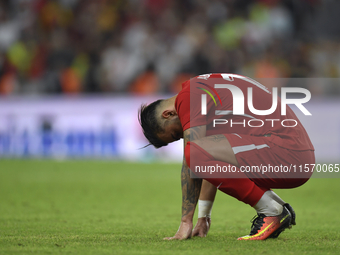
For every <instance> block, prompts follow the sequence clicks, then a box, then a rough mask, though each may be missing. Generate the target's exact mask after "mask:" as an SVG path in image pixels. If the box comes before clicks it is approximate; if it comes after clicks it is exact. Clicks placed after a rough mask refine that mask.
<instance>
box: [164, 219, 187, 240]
mask: <svg viewBox="0 0 340 255" xmlns="http://www.w3.org/2000/svg"><path fill="white" fill-rule="evenodd" d="M192 226H193V225H192V222H183V221H182V222H181V225H180V226H179V229H178V231H177V233H176V234H175V235H174V236H173V237H165V238H163V240H174V239H177V240H183V239H188V238H190V237H191V232H192Z"/></svg>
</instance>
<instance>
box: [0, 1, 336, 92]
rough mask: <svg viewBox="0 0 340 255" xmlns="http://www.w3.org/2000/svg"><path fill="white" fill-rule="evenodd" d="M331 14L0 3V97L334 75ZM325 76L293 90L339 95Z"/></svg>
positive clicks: (283, 5)
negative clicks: (201, 80) (206, 78)
mask: <svg viewBox="0 0 340 255" xmlns="http://www.w3.org/2000/svg"><path fill="white" fill-rule="evenodd" d="M339 13H340V2H339V1H337V0H256V1H255V0H209V1H208V0H200V1H197V0H2V1H1V2H0V94H2V95H31V94H34V95H35V94H56V93H64V94H78V93H116V92H120V93H124V92H125V93H135V94H152V93H176V92H178V91H179V90H180V88H181V83H182V82H183V81H185V80H187V79H189V78H190V77H193V76H196V75H198V74H205V73H212V72H213V73H218V72H223V73H237V74H242V75H245V76H249V77H252V78H255V79H261V78H285V79H286V78H311V79H307V81H308V80H313V78H339V76H340V37H339V35H340V26H339V21H340V17H339ZM273 80H276V79H273ZM319 80H320V79H319ZM326 80H329V79H326ZM331 80H332V81H330V82H326V83H327V84H319V83H318V82H302V83H301V84H302V85H301V86H304V87H307V88H309V89H310V90H312V92H313V93H319V94H329V95H334V94H339V93H340V85H339V84H338V83H337V82H334V81H336V79H331ZM265 85H267V84H265ZM286 85H288V84H287V83H285V82H281V83H276V84H275V86H286Z"/></svg>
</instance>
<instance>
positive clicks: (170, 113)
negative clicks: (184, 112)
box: [162, 110, 177, 119]
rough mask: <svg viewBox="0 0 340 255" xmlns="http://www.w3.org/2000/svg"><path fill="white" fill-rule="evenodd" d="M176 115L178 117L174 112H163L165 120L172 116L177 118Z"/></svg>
mask: <svg viewBox="0 0 340 255" xmlns="http://www.w3.org/2000/svg"><path fill="white" fill-rule="evenodd" d="M175 115H177V114H176V112H175V111H174V110H164V111H163V112H162V117H163V118H165V119H168V118H170V117H171V116H175Z"/></svg>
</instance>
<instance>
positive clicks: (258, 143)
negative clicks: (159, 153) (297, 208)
mask: <svg viewBox="0 0 340 255" xmlns="http://www.w3.org/2000/svg"><path fill="white" fill-rule="evenodd" d="M283 102H284V100H282V103H283ZM285 102H288V101H287V100H286V99H285ZM290 102H292V101H290ZM303 107H304V106H302V104H301V103H300V104H299V109H300V110H301V108H303ZM304 109H305V108H304ZM305 110H306V109H305ZM306 111H307V110H306ZM139 121H140V124H141V126H142V129H143V133H144V135H145V137H146V138H147V139H148V141H149V142H150V144H152V145H154V146H155V147H156V148H160V147H162V146H165V145H167V144H168V143H171V142H174V141H176V140H179V139H180V138H184V157H183V166H182V173H181V182H182V219H181V224H180V227H179V229H178V231H177V233H176V234H175V235H174V236H173V237H168V238H165V239H168V240H171V239H187V238H190V237H191V236H196V235H197V236H202V237H203V236H206V234H207V233H208V231H209V227H210V222H211V220H210V213H211V208H212V204H213V201H214V198H215V194H216V190H217V189H219V190H220V191H222V192H224V193H226V194H228V195H230V196H232V197H234V198H236V199H238V200H240V201H242V202H244V203H246V204H249V205H250V206H252V207H253V208H254V209H255V210H256V212H257V217H256V218H255V219H254V220H253V224H252V227H251V231H250V234H249V235H246V236H243V237H239V238H238V239H239V240H265V239H267V238H276V237H278V236H279V234H280V233H281V232H282V231H283V230H285V229H286V228H290V227H291V226H292V225H295V224H296V223H295V217H296V216H295V212H294V210H293V208H292V207H291V206H290V205H289V204H288V203H286V202H284V201H283V200H282V199H281V198H280V197H279V196H278V195H276V194H275V193H274V192H273V191H272V190H271V189H273V188H278V189H280V188H281V189H288V188H295V187H298V186H300V185H302V184H304V183H305V182H306V181H307V180H308V179H309V178H310V176H311V174H312V172H311V171H310V172H309V171H302V172H301V171H296V167H297V166H300V165H305V164H314V163H315V157H314V148H313V145H312V143H311V141H310V139H309V137H308V134H307V133H306V131H305V129H304V128H303V126H302V124H301V123H300V121H299V120H298V118H297V117H296V115H295V114H294V112H293V111H292V110H291V109H290V108H289V107H288V106H286V105H285V104H281V100H280V98H278V96H277V90H276V89H273V91H272V92H271V91H269V90H268V89H267V88H266V87H265V86H263V85H262V84H260V83H258V82H256V81H254V80H252V79H250V78H247V77H244V76H241V75H236V74H207V75H200V76H197V77H195V78H192V79H190V80H189V81H186V82H185V83H183V85H182V90H181V91H180V92H179V93H178V95H176V96H174V97H171V98H169V99H164V100H158V101H155V102H153V103H151V104H149V105H142V106H141V109H140V111H139ZM294 169H295V171H294ZM190 173H191V174H193V175H190ZM202 180H203V181H202ZM197 202H198V204H199V206H198V207H199V212H198V222H197V224H196V226H195V228H194V229H193V230H192V228H193V223H192V220H193V215H194V212H195V208H196V204H197Z"/></svg>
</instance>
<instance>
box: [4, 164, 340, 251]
mask: <svg viewBox="0 0 340 255" xmlns="http://www.w3.org/2000/svg"><path fill="white" fill-rule="evenodd" d="M276 192H277V193H278V194H279V195H280V196H281V197H282V198H283V199H284V200H286V201H287V202H289V203H290V204H291V205H292V206H293V207H294V209H295V211H296V213H297V225H296V226H295V227H293V229H291V230H286V231H285V232H283V233H282V234H281V236H280V237H279V238H278V239H276V240H266V241H237V240H236V238H237V237H239V236H242V235H245V234H248V233H249V231H250V225H251V223H250V222H249V221H250V219H251V218H252V217H253V216H254V214H255V213H254V210H253V209H252V208H251V207H249V206H248V205H245V204H243V203H241V202H239V201H237V200H236V199H234V198H231V197H229V196H227V195H225V194H223V193H221V192H219V193H218V195H217V198H216V202H215V205H214V208H213V212H212V227H211V230H210V232H209V234H208V236H207V237H206V238H199V237H196V238H193V239H190V240H185V241H163V240H162V238H163V237H166V236H172V235H174V234H175V232H176V230H177V228H178V226H179V223H180V213H181V188H180V165H179V164H156V163H155V164H141V163H123V162H110V161H60V162H58V161H48V160H46V161H45V160H42V161H39V160H0V254H195V255H197V254H254V255H257V254H259V255H260V254H261V255H262V254H285V255H287V254H340V216H339V213H340V199H339V196H340V179H311V180H310V181H309V182H307V183H306V184H305V185H304V186H302V187H299V188H296V189H292V190H276ZM195 222H196V217H195ZM195 222H194V224H195Z"/></svg>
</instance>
